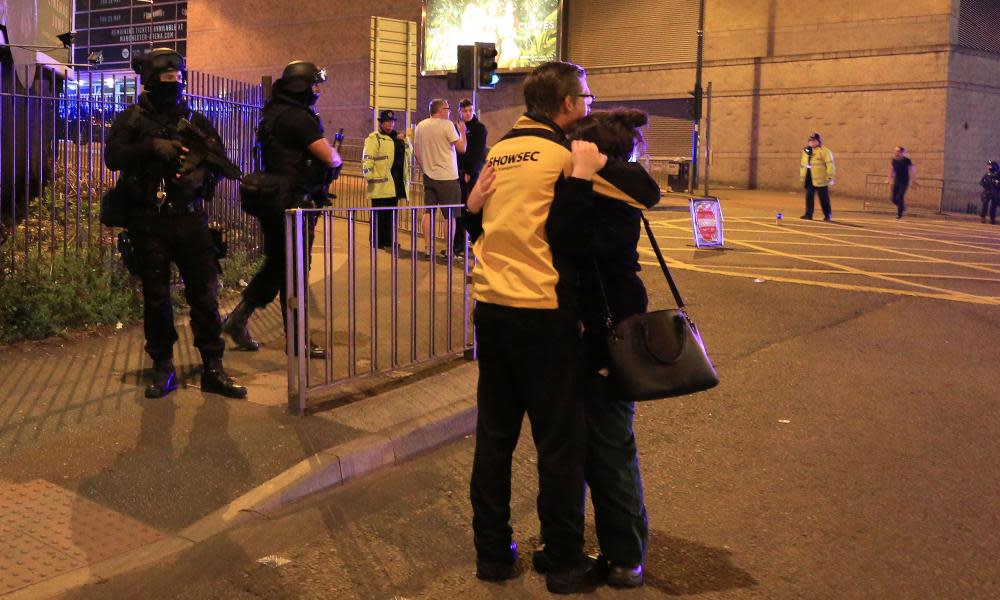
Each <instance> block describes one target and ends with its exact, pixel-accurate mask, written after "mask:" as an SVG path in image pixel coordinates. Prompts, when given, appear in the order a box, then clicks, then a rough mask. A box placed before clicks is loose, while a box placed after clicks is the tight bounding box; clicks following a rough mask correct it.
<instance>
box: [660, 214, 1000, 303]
mask: <svg viewBox="0 0 1000 600" xmlns="http://www.w3.org/2000/svg"><path fill="white" fill-rule="evenodd" d="M670 227H674V228H678V229H680V227H678V226H676V225H670ZM774 228H775V229H777V230H779V231H781V228H780V227H779V226H774ZM813 236H814V237H819V238H820V239H823V236H820V235H816V234H813ZM731 242H732V243H734V244H739V245H742V246H746V247H749V248H752V249H754V250H758V251H760V252H763V253H766V254H771V255H773V256H780V257H784V258H791V259H796V260H805V261H807V262H815V263H817V264H821V265H825V266H828V267H832V268H835V269H840V270H841V271H843V272H844V273H849V274H854V275H862V276H868V277H871V278H873V279H881V280H884V281H888V282H892V283H896V284H899V285H902V286H904V287H915V288H920V289H922V290H927V291H921V292H918V291H915V290H892V289H891V288H881V287H873V286H861V285H853V284H838V283H831V282H818V281H808V280H802V279H797V278H786V277H773V276H771V277H769V279H771V280H772V281H786V282H789V283H806V284H808V285H819V286H825V287H833V288H837V289H850V290H855V291H876V292H883V293H896V294H898V293H900V291H905V292H907V294H905V295H917V296H923V297H928V298H938V299H945V300H956V301H966V302H970V303H976V304H998V303H1000V298H996V297H992V296H977V295H974V294H968V293H964V292H958V291H955V290H949V289H947V288H941V287H937V286H930V285H925V284H921V283H916V282H913V281H906V280H905V279H900V278H898V277H891V276H886V275H879V274H876V273H872V272H870V271H865V270H863V269H858V268H855V267H851V266H848V265H843V264H839V263H835V262H832V261H830V260H828V259H825V258H806V257H804V256H801V255H795V254H789V253H787V252H781V251H779V250H773V249H769V248H765V247H762V246H759V245H757V244H753V243H750V242H743V241H740V240H731ZM845 246H857V247H862V248H869V249H874V250H881V251H886V252H896V253H899V254H904V255H905V254H906V253H904V252H898V251H894V250H887V249H884V248H880V247H872V246H869V245H866V244H857V243H853V242H845V243H844V244H842V245H841V247H845ZM909 256H911V257H913V258H925V259H926V261H927V262H933V263H945V264H954V263H953V261H945V260H942V259H934V258H929V257H920V256H918V255H909ZM672 261H673V262H675V263H676V264H677V265H678V266H681V265H684V266H683V267H682V268H688V269H690V270H698V271H701V272H706V273H717V274H722V275H733V276H737V277H747V276H750V275H748V274H743V273H733V272H731V271H722V270H719V269H710V268H706V267H695V266H693V265H690V264H688V263H684V262H682V261H679V260H676V259H672ZM960 266H965V265H960ZM982 269H984V270H988V271H992V269H988V268H982Z"/></svg>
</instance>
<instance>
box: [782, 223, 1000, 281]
mask: <svg viewBox="0 0 1000 600" xmlns="http://www.w3.org/2000/svg"><path fill="white" fill-rule="evenodd" d="M773 227H774V228H775V229H780V228H779V227H777V226H773ZM810 236H812V237H814V238H818V239H821V240H823V239H826V240H828V239H830V238H829V237H828V236H825V235H820V234H815V233H812V234H810ZM844 246H854V247H857V248H867V249H869V250H878V251H882V252H888V253H892V254H901V255H903V256H909V257H911V258H925V259H927V261H928V262H935V263H943V264H950V265H954V266H958V267H965V268H968V269H973V270H978V271H986V272H989V273H1000V268H990V267H984V266H979V265H973V264H970V263H963V262H960V261H955V260H947V259H943V258H935V257H931V256H923V255H920V254H913V253H911V252H909V251H907V250H904V249H897V248H887V247H885V246H876V245H874V244H859V243H857V242H849V241H844ZM935 251H938V250H935V249H926V250H921V252H935ZM952 252H958V251H957V250H956V251H952ZM961 252H962V253H963V254H972V253H973V252H968V251H964V250H963V251H961ZM990 254H995V252H991V253H990Z"/></svg>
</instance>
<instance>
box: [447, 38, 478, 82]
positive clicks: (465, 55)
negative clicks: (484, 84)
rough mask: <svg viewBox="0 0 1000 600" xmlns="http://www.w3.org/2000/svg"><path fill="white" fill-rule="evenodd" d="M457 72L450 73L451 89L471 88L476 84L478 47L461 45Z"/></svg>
mask: <svg viewBox="0 0 1000 600" xmlns="http://www.w3.org/2000/svg"><path fill="white" fill-rule="evenodd" d="M456 64H457V66H456V68H455V73H448V89H449V90H471V89H472V87H473V86H474V85H475V84H476V49H475V47H474V46H459V47H458V61H457V63H456Z"/></svg>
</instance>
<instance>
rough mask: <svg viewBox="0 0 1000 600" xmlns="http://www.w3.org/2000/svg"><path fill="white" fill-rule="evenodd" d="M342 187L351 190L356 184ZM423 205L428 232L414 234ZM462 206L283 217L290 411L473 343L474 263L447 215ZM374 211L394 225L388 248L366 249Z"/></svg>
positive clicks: (316, 211)
mask: <svg viewBox="0 0 1000 600" xmlns="http://www.w3.org/2000/svg"><path fill="white" fill-rule="evenodd" d="M359 178H360V177H359ZM341 179H344V177H343V176H342V177H341ZM341 185H343V186H344V187H343V188H341V189H354V188H353V187H351V186H353V185H355V184H348V183H347V182H344V183H342V184H341ZM338 200H344V199H342V198H340V197H338ZM344 201H346V200H344ZM430 209H434V212H432V213H431V215H432V217H431V228H432V231H434V232H435V235H433V236H431V237H430V239H428V238H427V237H426V236H422V235H413V233H412V232H414V231H419V222H420V220H421V217H422V215H423V214H424V213H425V212H426V211H428V210H430ZM460 209H461V205H451V206H438V207H424V206H405V207H395V208H375V209H372V208H368V207H361V208H358V207H344V208H337V207H335V208H325V209H306V210H291V211H288V212H286V213H285V242H286V254H285V256H286V261H287V263H286V267H287V270H286V273H287V278H286V286H287V287H286V289H287V290H289V293H288V302H287V309H286V310H287V313H286V315H285V317H286V319H287V320H286V322H287V323H288V329H289V330H290V332H289V333H288V335H286V351H287V353H288V393H289V400H288V402H289V405H288V407H289V411H290V412H292V413H296V414H300V415H301V414H304V413H305V411H306V410H307V408H308V406H309V404H310V400H311V399H314V398H315V397H316V396H317V395H319V394H323V393H325V392H329V391H330V390H332V389H334V388H336V387H338V386H340V385H342V384H344V383H346V382H348V381H351V382H353V381H357V380H358V379H360V378H363V377H368V376H371V375H375V374H380V373H387V372H389V371H392V370H396V369H400V368H403V367H407V366H412V365H415V364H419V363H423V362H428V361H432V360H437V359H442V358H446V357H450V356H455V355H458V354H461V353H464V352H465V351H466V350H467V349H469V348H470V347H471V346H472V333H471V323H470V320H469V314H470V310H471V303H470V299H469V283H468V281H469V273H470V271H471V265H470V264H469V263H468V262H467V261H466V260H465V259H464V256H470V257H471V252H470V251H469V248H468V237H466V242H465V244H466V245H465V251H464V252H463V256H459V255H456V254H454V253H453V252H451V247H452V246H451V240H452V236H453V234H454V226H455V222H454V220H453V219H452V218H450V215H451V214H456V215H457V211H458V210H460ZM442 210H444V211H446V212H447V213H449V218H444V217H443V216H442V215H441V211H442ZM374 212H378V213H381V214H382V215H384V217H383V218H390V219H391V223H392V228H391V229H392V232H393V245H392V248H391V250H389V251H386V250H379V249H375V248H374V247H373V246H374V244H373V243H372V239H371V226H370V222H371V217H372V213H374ZM313 227H315V232H314V233H313V234H312V235H310V231H311V230H312V229H313ZM442 248H444V249H445V250H446V251H445V252H444V253H443V255H442V254H441V253H440V252H439V250H440V249H442ZM310 260H311V261H312V262H313V263H314V264H312V265H311V266H312V269H311V270H310V269H309V261H310ZM310 272H311V275H310ZM311 342H315V343H317V344H318V345H320V346H323V347H325V348H326V357H325V358H324V359H323V360H310V359H309V346H310V343H311Z"/></svg>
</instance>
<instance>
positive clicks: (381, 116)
mask: <svg viewBox="0 0 1000 600" xmlns="http://www.w3.org/2000/svg"><path fill="white" fill-rule="evenodd" d="M395 120H396V115H394V114H393V112H392V111H391V110H383V111H379V113H378V122H379V123H385V122H386V121H395Z"/></svg>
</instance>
